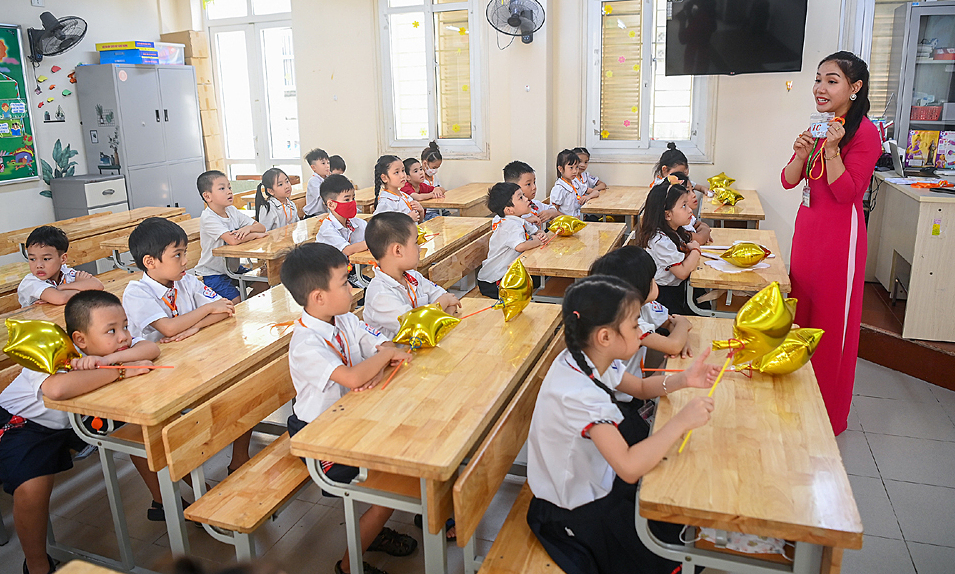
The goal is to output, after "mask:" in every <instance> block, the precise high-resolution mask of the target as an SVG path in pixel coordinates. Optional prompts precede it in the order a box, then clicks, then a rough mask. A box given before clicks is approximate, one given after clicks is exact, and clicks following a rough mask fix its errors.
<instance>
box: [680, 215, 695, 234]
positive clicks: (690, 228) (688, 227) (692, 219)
mask: <svg viewBox="0 0 955 574" xmlns="http://www.w3.org/2000/svg"><path fill="white" fill-rule="evenodd" d="M683 229H686V230H687V231H689V232H690V233H696V216H695V215H690V222H689V223H687V224H686V225H684V226H683Z"/></svg>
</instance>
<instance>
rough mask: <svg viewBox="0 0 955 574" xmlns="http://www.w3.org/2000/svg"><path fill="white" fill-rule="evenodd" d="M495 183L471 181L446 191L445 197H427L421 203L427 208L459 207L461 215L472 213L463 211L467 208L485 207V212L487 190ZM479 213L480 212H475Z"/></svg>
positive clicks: (485, 211)
mask: <svg viewBox="0 0 955 574" xmlns="http://www.w3.org/2000/svg"><path fill="white" fill-rule="evenodd" d="M492 185H494V184H493V183H469V184H466V185H462V186H460V187H455V188H454V189H449V190H447V191H446V192H445V194H444V197H442V198H435V199H426V200H424V201H422V202H421V205H423V206H425V207H426V208H427V209H457V210H461V211H462V213H461V215H470V214H466V213H463V211H466V210H476V209H478V208H480V207H482V206H483V207H484V209H483V211H484V213H490V212H489V211H487V206H486V202H487V190H488V189H490V188H491V186H492ZM474 215H478V214H474Z"/></svg>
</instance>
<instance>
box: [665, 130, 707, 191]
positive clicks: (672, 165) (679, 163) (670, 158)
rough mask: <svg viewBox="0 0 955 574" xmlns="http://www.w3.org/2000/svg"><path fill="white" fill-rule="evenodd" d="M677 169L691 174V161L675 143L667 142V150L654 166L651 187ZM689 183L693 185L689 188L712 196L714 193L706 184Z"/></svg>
mask: <svg viewBox="0 0 955 574" xmlns="http://www.w3.org/2000/svg"><path fill="white" fill-rule="evenodd" d="M675 171H682V172H683V173H684V174H686V175H687V176H689V175H690V161H689V160H688V159H686V154H684V153H683V152H682V151H680V150H678V149H676V144H675V143H673V142H670V143H668V144H667V150H666V151H665V152H663V155H661V156H660V160H659V161H658V162H657V163H656V165H654V166H653V183H652V184H651V185H650V187H653V186H654V185H658V184H660V183H661V182H662V181H663V178H665V177H666V176H668V175H670V174H671V173H673V172H675ZM689 183H690V185H691V186H692V187H688V188H687V189H692V190H693V191H699V192H700V193H705V194H706V195H710V196H711V195H713V192H711V191H710V190H709V188H707V187H706V186H703V185H698V184H695V183H693V182H692V181H691V182H689Z"/></svg>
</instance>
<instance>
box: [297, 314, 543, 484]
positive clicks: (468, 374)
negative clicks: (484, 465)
mask: <svg viewBox="0 0 955 574" xmlns="http://www.w3.org/2000/svg"><path fill="white" fill-rule="evenodd" d="M461 302H462V304H463V309H462V314H464V315H466V314H468V313H472V312H474V311H478V310H480V309H483V308H484V307H486V306H487V304H488V302H489V300H487V299H478V298H465V299H462V300H461ZM559 323H560V307H559V306H557V305H549V304H543V303H531V304H529V305H528V306H527V308H525V309H524V311H523V312H522V313H521V314H520V315H519V316H517V317H515V318H514V319H512V320H511V321H510V322H507V323H505V322H504V315H503V314H502V313H501V312H500V311H499V310H497V309H489V310H487V311H484V312H482V313H479V314H477V315H474V316H471V317H468V318H466V319H464V320H463V321H462V322H461V323H459V324H458V325H457V326H456V327H455V328H454V329H453V330H452V331H451V332H450V333H448V334H447V336H446V337H445V338H444V339H443V340H442V341H441V342H440V343H439V344H438V346H437V347H435V348H432V349H421V350H419V351H417V352H416V353H415V356H414V360H412V361H411V362H410V363H408V364H406V365H405V366H403V367H402V370H401V372H399V373H398V374H397V375H395V378H394V379H393V380H392V381H391V383H390V384H389V385H388V387H386V388H384V389H382V388H381V387H376V388H374V389H371V390H368V391H365V392H362V393H348V394H346V395H345V396H344V397H342V398H341V399H339V401H338V402H337V403H335V406H334V407H332V408H330V409H328V410H327V411H325V412H324V413H323V414H322V415H321V416H319V417H318V418H317V419H315V421H313V422H312V423H311V424H309V425H308V426H307V427H305V429H304V430H302V431H301V432H300V433H298V434H296V435H295V436H294V437H293V438H292V454H295V455H297V456H303V457H308V458H316V459H321V460H331V461H335V462H340V463H344V464H352V465H355V466H361V467H365V468H369V469H373V470H380V471H384V472H392V473H398V474H403V475H406V476H414V477H420V478H427V479H431V480H441V481H444V480H448V479H450V478H451V476H453V474H454V472H455V471H456V470H457V469H458V465H460V463H461V461H462V460H463V459H464V457H465V456H467V454H468V453H469V452H470V451H471V450H472V449H473V447H474V446H475V445H476V444H477V442H478V441H479V440H480V439H481V436H482V434H483V433H484V432H485V430H486V429H487V428H488V426H489V425H490V424H491V423H492V421H493V419H494V418H495V417H496V416H497V414H498V412H499V411H500V409H501V408H502V407H503V405H504V404H505V402H506V400H507V399H508V397H509V396H510V394H511V392H512V391H513V389H514V388H516V385H517V384H518V383H519V382H520V381H521V380H522V379H523V377H524V376H525V375H526V374H527V372H529V370H530V369H531V368H532V367H533V363H534V360H530V359H529V357H537V356H538V355H539V354H540V352H541V351H542V350H543V349H544V348H545V347H546V346H547V344H548V343H549V341H550V340H551V338H552V337H553V335H554V332H555V330H556V328H557V326H558V324H559ZM390 372H391V368H390V367H389V368H388V370H387V373H388V374H390Z"/></svg>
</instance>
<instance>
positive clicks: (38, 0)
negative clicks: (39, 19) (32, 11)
mask: <svg viewBox="0 0 955 574" xmlns="http://www.w3.org/2000/svg"><path fill="white" fill-rule="evenodd" d="M30 4H32V5H34V6H36V7H37V8H43V0H30Z"/></svg>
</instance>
